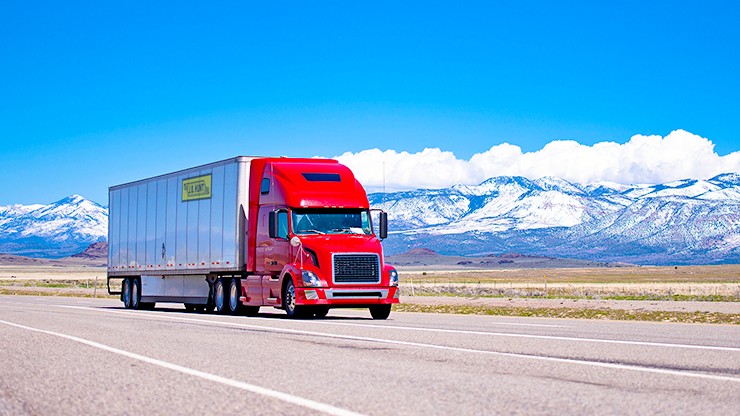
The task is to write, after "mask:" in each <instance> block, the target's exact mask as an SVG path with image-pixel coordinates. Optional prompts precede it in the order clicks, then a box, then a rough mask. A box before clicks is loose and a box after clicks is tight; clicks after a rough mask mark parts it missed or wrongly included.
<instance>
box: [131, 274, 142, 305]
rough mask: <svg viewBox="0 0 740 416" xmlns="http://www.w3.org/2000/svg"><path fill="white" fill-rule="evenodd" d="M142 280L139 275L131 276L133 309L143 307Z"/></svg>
mask: <svg viewBox="0 0 740 416" xmlns="http://www.w3.org/2000/svg"><path fill="white" fill-rule="evenodd" d="M141 306H142V305H141V281H140V280H139V278H138V277H132V278H131V309H141Z"/></svg>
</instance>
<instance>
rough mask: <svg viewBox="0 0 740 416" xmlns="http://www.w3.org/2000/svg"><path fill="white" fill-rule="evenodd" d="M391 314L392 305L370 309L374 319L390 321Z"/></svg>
mask: <svg viewBox="0 0 740 416" xmlns="http://www.w3.org/2000/svg"><path fill="white" fill-rule="evenodd" d="M390 314H391V305H374V306H371V307H370V315H372V317H373V319H388V316H390Z"/></svg>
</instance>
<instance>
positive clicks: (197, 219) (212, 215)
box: [108, 156, 253, 276]
mask: <svg viewBox="0 0 740 416" xmlns="http://www.w3.org/2000/svg"><path fill="white" fill-rule="evenodd" d="M252 159H253V158H251V157H244V156H240V157H236V158H232V159H227V160H223V161H220V162H215V163H210V164H208V165H203V166H198V167H195V168H191V169H186V170H182V171H178V172H173V173H169V174H166V175H161V176H157V177H154V178H149V179H144V180H140V181H136V182H131V183H127V184H123V185H117V186H113V187H111V188H110V189H109V195H108V207H109V214H108V215H109V217H108V275H109V276H140V275H182V274H204V273H207V272H241V271H244V264H245V258H244V255H245V252H246V250H245V245H246V231H245V230H246V221H247V215H248V207H249V204H248V196H249V192H248V189H247V186H248V185H247V184H248V183H249V165H250V162H251V160H252Z"/></svg>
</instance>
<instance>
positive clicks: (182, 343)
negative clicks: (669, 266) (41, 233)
mask: <svg viewBox="0 0 740 416" xmlns="http://www.w3.org/2000/svg"><path fill="white" fill-rule="evenodd" d="M161 306H163V308H160V307H158V308H157V309H156V310H154V311H129V310H125V309H123V308H122V305H121V303H120V302H118V301H111V300H102V299H82V298H55V297H30V296H0V414H3V415H5V414H7V415H25V414H27V415H47V414H48V415H67V414H69V415H79V414H89V415H96V414H106V415H110V414H151V415H160V414H161V415H167V414H208V415H215V414H218V415H228V414H237V413H240V414H265V415H266V414H270V415H280V414H291V415H301V414H338V415H351V414H367V415H392V414H404V415H430V414H437V415H448V414H466V415H468V414H469V415H478V414H481V415H482V414H584V415H585V414H588V415H592V414H706V415H717V414H738V413H740V327H738V326H730V325H699V324H672V323H644V322H614V321H590V320H563V319H534V318H511V317H495V316H470V315H437V314H414V313H396V312H394V313H392V314H391V317H390V319H388V320H387V321H373V320H371V319H370V314H369V313H368V312H367V311H364V310H332V311H331V312H330V313H329V316H328V317H327V318H326V319H313V320H299V321H296V320H289V319H286V317H285V314H284V313H283V312H282V311H278V310H275V309H272V308H263V310H262V311H261V312H262V313H261V314H260V316H259V317H256V318H249V317H244V316H220V315H211V314H195V313H186V312H185V310H184V309H183V308H182V307H181V306H180V305H170V306H168V305H161Z"/></svg>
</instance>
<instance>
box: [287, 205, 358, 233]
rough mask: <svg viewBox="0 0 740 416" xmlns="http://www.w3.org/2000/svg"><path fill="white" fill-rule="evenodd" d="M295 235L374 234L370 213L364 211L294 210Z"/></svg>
mask: <svg viewBox="0 0 740 416" xmlns="http://www.w3.org/2000/svg"><path fill="white" fill-rule="evenodd" d="M293 232H294V233H295V234H362V235H371V234H372V233H373V231H372V227H371V226H370V213H369V212H368V211H367V210H364V209H330V208H319V209H294V210H293Z"/></svg>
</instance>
